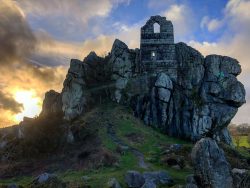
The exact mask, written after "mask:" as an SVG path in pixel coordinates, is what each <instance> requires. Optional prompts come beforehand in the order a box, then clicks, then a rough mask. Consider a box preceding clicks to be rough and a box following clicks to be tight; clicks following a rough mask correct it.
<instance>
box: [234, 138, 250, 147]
mask: <svg viewBox="0 0 250 188" xmlns="http://www.w3.org/2000/svg"><path fill="white" fill-rule="evenodd" d="M233 142H234V145H236V142H235V137H233ZM239 146H244V147H247V148H250V145H249V143H248V141H247V136H240V144H239Z"/></svg>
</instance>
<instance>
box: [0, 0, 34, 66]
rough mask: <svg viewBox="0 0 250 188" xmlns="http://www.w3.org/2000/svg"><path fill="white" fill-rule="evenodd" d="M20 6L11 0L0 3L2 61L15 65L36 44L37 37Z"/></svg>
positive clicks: (0, 48)
mask: <svg viewBox="0 0 250 188" xmlns="http://www.w3.org/2000/svg"><path fill="white" fill-rule="evenodd" d="M18 11H19V10H18V8H17V6H16V5H15V4H14V3H11V2H10V1H4V0H2V1H1V3H0V44H1V45H0V58H1V59H0V63H1V67H2V66H9V67H10V66H14V65H15V63H18V62H16V61H17V60H18V61H23V60H24V58H25V57H26V56H28V55H29V54H30V52H31V51H32V49H33V48H34V46H35V42H36V40H35V37H34V35H33V33H32V31H31V29H30V28H29V26H28V24H27V22H26V20H25V19H24V17H23V16H22V14H21V12H18Z"/></svg>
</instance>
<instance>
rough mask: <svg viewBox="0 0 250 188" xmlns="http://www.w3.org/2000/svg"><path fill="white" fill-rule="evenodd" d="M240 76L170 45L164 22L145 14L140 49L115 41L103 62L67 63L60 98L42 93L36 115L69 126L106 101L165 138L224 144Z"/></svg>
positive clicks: (223, 60)
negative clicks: (126, 110)
mask: <svg viewBox="0 0 250 188" xmlns="http://www.w3.org/2000/svg"><path fill="white" fill-rule="evenodd" d="M154 24H159V27H160V30H159V31H158V32H156V31H154ZM240 73H241V66H240V64H239V62H238V61H237V60H236V59H233V58H231V57H227V56H220V55H208V56H206V57H204V56H203V55H202V54H201V53H200V52H198V51H197V50H195V49H193V48H192V47H190V46H187V45H186V44H185V43H174V33H173V25H172V23H171V21H168V20H166V18H165V17H161V16H152V17H151V18H150V19H149V20H148V21H147V23H146V24H145V25H144V26H143V27H142V28H141V44H140V49H129V48H128V46H127V45H126V44H125V43H123V42H121V41H120V40H118V39H116V40H115V41H114V44H113V46H112V49H111V52H110V53H109V55H107V56H106V57H104V58H102V57H99V56H97V55H96V54H95V52H91V53H90V54H89V55H88V56H87V57H86V58H85V59H84V60H83V61H81V60H76V59H72V60H71V63H70V68H69V71H68V74H67V76H66V79H65V81H64V84H63V90H62V92H61V93H56V92H53V91H50V92H49V94H46V97H45V100H44V106H43V107H44V108H43V111H42V113H41V115H53V113H58V112H62V113H63V114H64V118H65V119H66V120H68V121H72V120H74V119H76V118H78V117H80V116H83V115H84V114H85V113H86V112H87V111H88V110H89V109H91V108H92V107H93V106H95V105H98V104H100V103H102V102H103V101H106V100H112V101H115V102H117V103H120V104H122V105H127V106H129V107H131V108H132V110H133V113H134V115H135V116H136V117H138V118H140V119H141V120H143V121H144V123H145V124H146V125H149V126H153V127H156V128H158V129H160V130H161V131H162V132H164V133H166V134H168V135H171V136H175V137H180V138H182V139H189V140H193V141H196V140H199V139H200V138H202V137H203V136H204V135H209V136H210V137H213V138H215V139H216V140H217V141H222V142H225V143H227V144H231V143H232V140H231V137H230V135H229V132H228V130H227V125H228V124H229V123H230V121H231V120H232V118H233V117H234V116H235V114H236V113H237V110H238V108H239V107H240V106H241V105H242V104H244V103H245V89H244V86H243V85H242V84H241V83H240V82H239V81H238V80H237V78H236V77H237V76H238V75H239V74H240ZM47 101H50V102H49V103H48V102H47ZM53 101H54V103H53ZM48 104H49V105H48ZM50 107H51V108H50ZM110 118H111V117H110Z"/></svg>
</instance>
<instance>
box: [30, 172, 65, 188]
mask: <svg viewBox="0 0 250 188" xmlns="http://www.w3.org/2000/svg"><path fill="white" fill-rule="evenodd" d="M29 187H30V188H43V187H47V188H54V187H57V188H66V183H64V182H63V181H62V180H60V179H59V178H58V177H57V176H56V175H54V174H49V173H43V174H40V175H39V176H37V177H36V178H35V179H34V180H33V181H32V183H31V184H30V186H29Z"/></svg>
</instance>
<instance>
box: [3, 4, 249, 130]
mask: <svg viewBox="0 0 250 188" xmlns="http://www.w3.org/2000/svg"><path fill="white" fill-rule="evenodd" d="M249 10H250V0H228V1H226V0H202V1H201V0H70V1H69V0H43V1H41V0H0V114H1V116H0V127H1V126H2V127H3V126H9V125H13V124H15V123H18V122H19V121H20V120H21V119H22V118H23V116H28V117H34V116H37V115H38V114H39V113H40V111H41V105H42V100H43V98H44V93H45V92H46V91H48V90H50V89H54V90H56V91H58V92H60V91H61V89H62V84H63V80H64V78H65V76H66V73H67V69H68V67H69V62H70V59H72V58H78V59H83V58H84V57H85V56H86V55H87V54H88V53H89V52H90V51H95V52H97V54H99V55H105V54H107V53H108V52H109V51H110V49H111V46H112V43H113V41H114V39H115V38H119V39H120V40H122V41H124V42H125V43H126V44H127V45H128V46H129V47H130V48H139V42H140V38H139V34H140V27H141V26H143V25H144V24H145V22H146V21H147V20H148V19H149V18H150V16H152V15H161V16H165V17H166V18H167V19H168V20H171V21H172V22H173V25H174V34H175V42H176V43H177V42H185V43H187V44H188V45H190V46H192V47H194V48H195V49H197V50H199V51H200V52H201V53H202V54H203V55H204V56H206V55H209V54H220V55H226V56H230V57H233V58H236V59H237V60H238V61H239V62H240V64H241V67H242V73H241V75H240V76H238V79H239V80H240V81H241V82H242V83H243V84H244V86H245V89H246V100H247V103H246V104H244V105H243V106H242V107H241V108H240V109H239V111H238V113H237V115H236V116H235V118H234V119H233V120H232V122H233V123H237V124H240V123H245V122H247V123H250V115H249V112H250V102H249V99H250V94H249V93H250V74H249V73H250V62H249V59H250V53H249V52H250V51H249V49H250V36H249V35H250V11H249Z"/></svg>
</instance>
